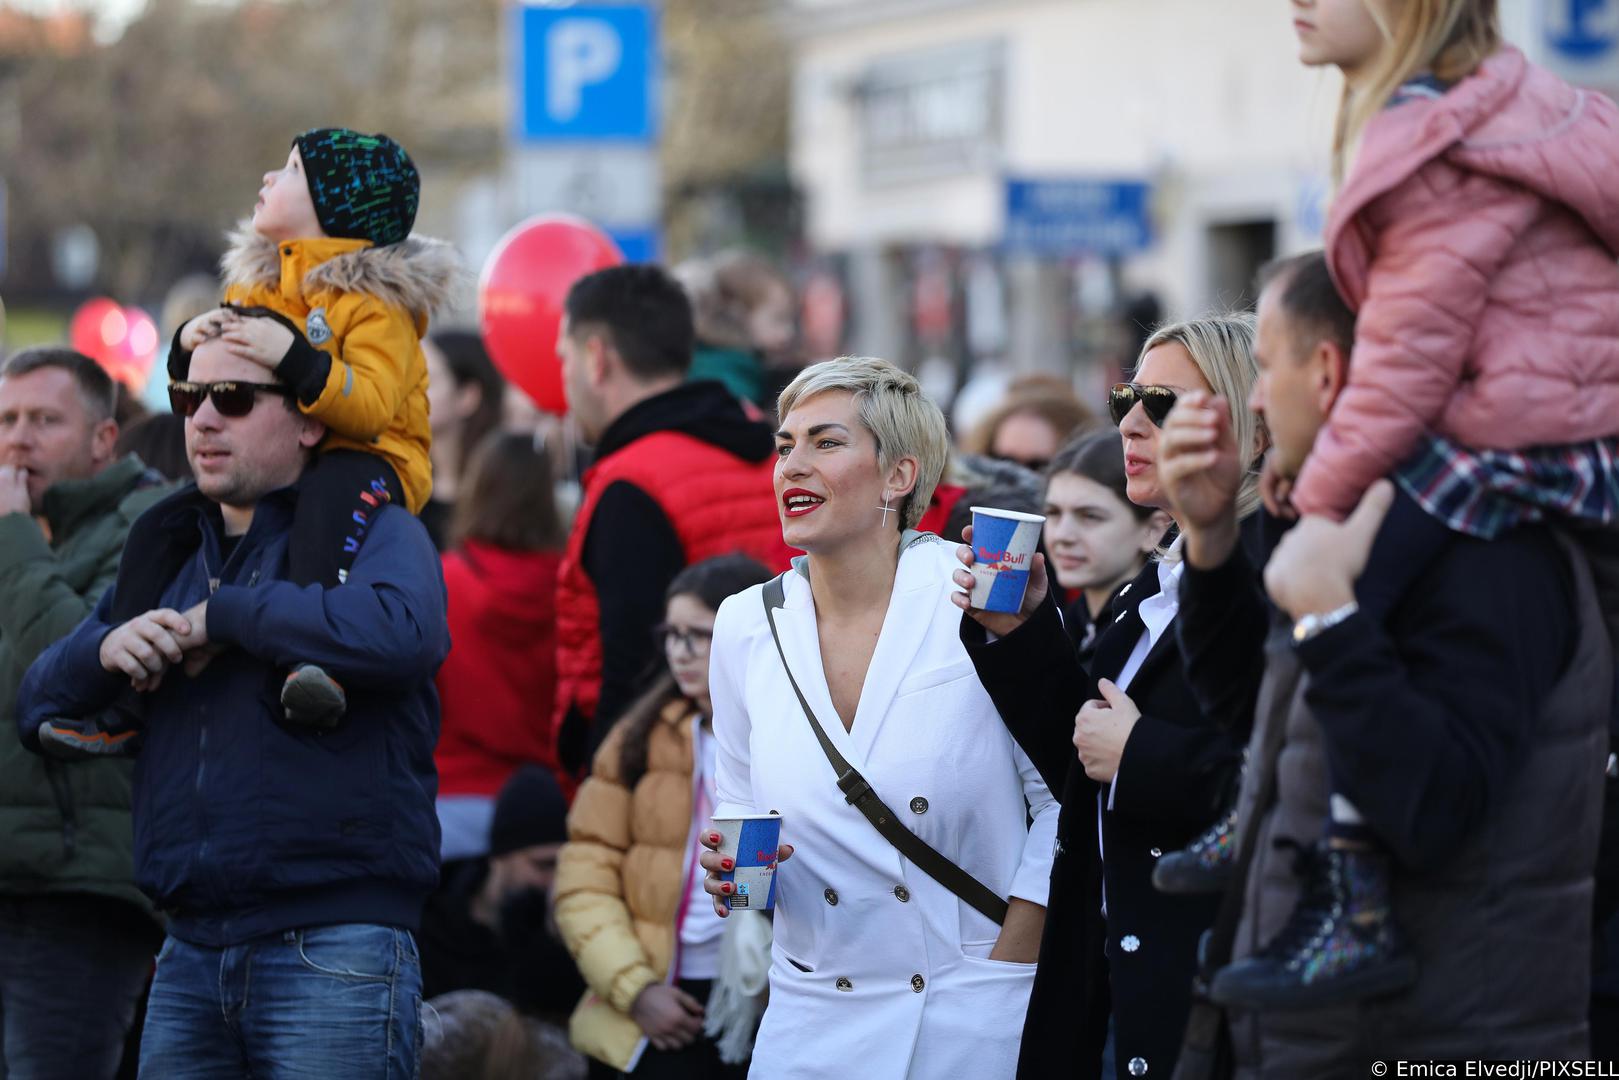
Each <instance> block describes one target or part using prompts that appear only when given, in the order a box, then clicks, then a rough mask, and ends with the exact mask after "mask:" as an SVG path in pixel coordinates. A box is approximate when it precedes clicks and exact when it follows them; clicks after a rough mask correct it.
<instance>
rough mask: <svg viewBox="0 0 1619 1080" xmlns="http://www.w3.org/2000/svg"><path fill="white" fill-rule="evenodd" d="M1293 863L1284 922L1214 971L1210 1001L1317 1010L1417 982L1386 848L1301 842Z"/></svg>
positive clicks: (1275, 1009)
mask: <svg viewBox="0 0 1619 1080" xmlns="http://www.w3.org/2000/svg"><path fill="white" fill-rule="evenodd" d="M1298 865H1299V868H1300V869H1301V870H1302V871H1303V875H1304V891H1303V893H1302V894H1301V895H1300V896H1299V903H1298V906H1297V907H1296V908H1294V909H1293V914H1292V916H1291V917H1290V918H1289V919H1288V922H1287V925H1285V926H1284V927H1282V930H1281V932H1280V933H1279V934H1277V935H1276V938H1275V939H1274V940H1273V941H1271V943H1270V944H1268V945H1266V946H1265V947H1264V948H1262V949H1260V950H1259V951H1258V952H1256V953H1254V954H1253V955H1252V956H1250V957H1247V958H1246V959H1243V960H1239V961H1237V962H1236V963H1234V964H1231V965H1230V966H1228V967H1225V968H1222V969H1221V970H1220V971H1219V972H1218V973H1217V974H1216V975H1215V976H1214V981H1213V983H1212V984H1211V985H1210V987H1209V996H1210V997H1211V998H1213V999H1214V1001H1216V1002H1217V1003H1219V1004H1221V1005H1225V1006H1228V1007H1236V1008H1242V1009H1261V1010H1266V1011H1272V1012H1281V1011H1285V1010H1295V1009H1320V1008H1326V1007H1329V1006H1333V1005H1346V1004H1349V1003H1351V1002H1354V1001H1359V1000H1361V999H1362V998H1369V997H1376V996H1377V995H1379V994H1389V993H1393V992H1394V991H1397V990H1403V989H1405V988H1406V987H1408V986H1410V985H1411V984H1412V983H1414V982H1416V981H1417V961H1416V957H1415V956H1413V955H1412V954H1411V949H1410V946H1409V945H1407V944H1406V941H1405V938H1404V935H1403V934H1401V933H1400V929H1399V927H1398V926H1396V925H1395V923H1394V914H1393V910H1392V908H1391V906H1390V902H1389V858H1388V855H1387V854H1386V853H1384V852H1382V851H1380V850H1375V849H1352V848H1343V847H1331V846H1329V845H1328V844H1327V843H1326V842H1325V841H1323V842H1322V843H1320V844H1318V845H1316V846H1315V847H1314V848H1301V849H1300V850H1299V863H1298Z"/></svg>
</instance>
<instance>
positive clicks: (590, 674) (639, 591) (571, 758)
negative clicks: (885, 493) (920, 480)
mask: <svg viewBox="0 0 1619 1080" xmlns="http://www.w3.org/2000/svg"><path fill="white" fill-rule="evenodd" d="M694 336H695V334H694V330H693V326H692V311H691V303H690V301H689V300H688V299H687V298H686V294H685V292H684V291H683V290H682V289H681V287H680V285H679V283H678V282H676V281H675V280H674V279H673V278H672V277H670V276H669V275H668V274H667V273H665V272H664V271H663V270H662V269H660V268H658V267H656V266H650V265H637V266H615V267H611V268H609V269H607V270H600V271H597V272H596V273H594V274H590V275H589V276H587V277H584V278H581V279H580V280H579V281H578V282H576V283H575V284H574V286H573V288H572V290H570V291H569V293H568V299H567V302H566V305H565V311H564V317H563V322H562V330H561V333H560V334H559V335H558V339H557V353H558V355H559V356H561V358H562V379H563V384H564V386H565V387H566V389H567V392H568V404H569V408H570V409H572V411H573V414H574V417H575V419H576V421H577V422H578V425H579V429H580V432H581V433H582V434H583V436H584V438H585V440H586V441H587V442H590V443H593V444H594V445H595V448H596V461H595V464H593V465H592V466H591V467H590V468H589V469H588V470H586V472H585V475H584V491H583V495H582V498H581V501H580V504H579V512H578V514H577V515H576V516H575V518H574V523H573V530H572V532H571V533H570V534H569V536H568V548H567V551H566V553H565V554H564V555H563V559H562V568H561V571H560V577H559V579H558V585H557V698H556V710H555V713H554V719H553V725H552V731H553V735H554V737H555V739H556V741H557V755H558V758H559V760H560V761H561V762H562V764H563V765H564V767H566V768H567V769H569V770H570V771H572V772H574V773H575V774H577V773H579V772H580V771H581V770H582V769H583V767H584V765H585V764H586V763H587V762H588V761H589V760H590V756H591V755H592V754H593V753H594V752H595V749H596V747H597V746H598V745H599V744H600V743H601V740H602V739H603V738H605V737H606V734H607V732H608V730H609V729H610V728H611V726H612V722H613V720H615V719H616V718H617V717H618V715H619V714H620V713H621V712H622V711H623V710H624V708H625V707H626V706H627V705H629V704H630V702H632V701H633V700H634V699H635V697H636V696H637V695H638V694H640V693H641V692H642V691H643V690H644V689H645V688H646V685H647V678H648V675H649V674H651V673H652V672H654V671H655V670H656V667H657V665H658V664H659V663H660V662H661V658H662V648H661V643H659V642H657V641H655V640H654V629H655V627H656V626H657V624H658V623H660V622H662V621H663V611H664V591H665V590H666V589H668V587H669V582H670V581H672V580H673V579H674V576H675V575H676V574H677V573H679V572H680V570H681V569H683V568H684V567H685V566H686V565H688V564H689V563H694V562H698V561H700V560H702V559H706V558H709V557H710V556H714V555H723V554H726V553H728V552H733V551H741V552H745V553H747V554H749V555H752V556H753V557H754V558H756V559H759V560H761V561H762V562H764V563H765V564H766V565H767V566H770V567H772V568H774V569H777V570H783V569H786V567H787V560H788V558H789V557H790V556H791V555H792V552H791V550H790V549H789V548H788V547H787V546H786V545H785V544H783V543H782V540H781V519H780V516H779V514H778V513H777V508H776V496H775V490H774V487H773V486H772V483H771V473H772V470H773V469H774V463H775V454H776V448H775V438H774V435H773V431H772V428H771V425H769V424H768V423H765V422H762V421H758V420H751V419H749V418H748V416H747V415H746V414H745V413H744V412H743V411H742V405H741V404H740V403H739V402H738V401H737V400H736V399H735V398H734V397H732V396H731V394H730V393H729V392H728V391H727V390H726V389H725V387H724V386H723V385H721V384H720V383H717V382H710V381H701V382H693V383H687V382H685V377H686V370H687V368H689V367H690V366H691V358H692V347H693V341H694Z"/></svg>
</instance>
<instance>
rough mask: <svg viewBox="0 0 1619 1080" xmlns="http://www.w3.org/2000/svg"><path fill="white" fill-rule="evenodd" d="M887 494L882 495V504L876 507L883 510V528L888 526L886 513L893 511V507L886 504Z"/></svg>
mask: <svg viewBox="0 0 1619 1080" xmlns="http://www.w3.org/2000/svg"><path fill="white" fill-rule="evenodd" d="M888 498H889V497H888V496H886V495H885V496H883V504H882V505H881V506H879V507H878V508H877V509H879V510H881V511H882V512H883V528H885V529H886V528H888V515H889V514H892V513H894V508H893V507H892V506H889V505H888Z"/></svg>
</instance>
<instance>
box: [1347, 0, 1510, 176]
mask: <svg viewBox="0 0 1619 1080" xmlns="http://www.w3.org/2000/svg"><path fill="white" fill-rule="evenodd" d="M1362 2H1363V3H1365V4H1366V10H1367V11H1369V12H1371V15H1372V18H1373V20H1375V21H1376V23H1377V26H1378V29H1380V30H1381V31H1382V32H1383V38H1384V40H1385V41H1386V42H1387V45H1386V46H1385V48H1384V49H1383V52H1382V54H1381V55H1380V56H1379V57H1378V58H1377V60H1376V62H1375V63H1374V64H1373V65H1372V67H1371V69H1370V70H1369V71H1368V72H1367V77H1366V80H1365V84H1364V85H1363V86H1362V87H1361V88H1360V89H1359V90H1358V91H1357V90H1351V89H1350V87H1349V86H1348V84H1347V83H1346V84H1345V85H1344V90H1343V97H1342V98H1341V99H1340V100H1339V103H1338V117H1337V122H1336V124H1335V125H1334V130H1333V134H1332V181H1333V186H1334V187H1339V186H1342V184H1343V182H1344V177H1345V176H1347V175H1348V173H1349V167H1350V165H1351V164H1352V163H1353V161H1354V158H1355V150H1356V149H1357V147H1358V146H1359V144H1360V137H1361V135H1363V134H1364V133H1365V131H1366V125H1367V124H1368V123H1370V122H1371V119H1372V117H1374V116H1376V115H1377V114H1378V112H1379V111H1381V110H1382V108H1383V106H1385V105H1387V104H1388V102H1389V99H1390V98H1391V97H1393V96H1394V92H1395V91H1396V90H1398V89H1399V88H1400V84H1401V83H1403V82H1405V81H1406V80H1407V79H1409V78H1411V77H1412V76H1413V75H1416V74H1418V73H1419V72H1423V71H1431V72H1432V73H1433V74H1434V76H1435V77H1436V78H1438V79H1440V80H1442V81H1444V82H1456V81H1458V80H1460V79H1464V78H1466V77H1467V76H1469V75H1471V74H1472V73H1473V72H1474V71H1476V70H1477V69H1478V66H1479V65H1480V64H1482V63H1483V62H1484V61H1485V60H1486V59H1488V58H1489V57H1490V55H1491V54H1492V53H1494V52H1495V51H1496V50H1497V49H1499V48H1500V47H1501V20H1500V15H1499V12H1498V11H1497V0H1362Z"/></svg>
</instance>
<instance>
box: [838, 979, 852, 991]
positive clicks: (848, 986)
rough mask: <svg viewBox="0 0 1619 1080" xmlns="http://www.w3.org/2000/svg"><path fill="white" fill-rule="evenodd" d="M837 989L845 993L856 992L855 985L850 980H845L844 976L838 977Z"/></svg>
mask: <svg viewBox="0 0 1619 1080" xmlns="http://www.w3.org/2000/svg"><path fill="white" fill-rule="evenodd" d="M837 988H838V989H839V990H842V991H843V992H844V993H849V992H850V991H852V990H854V983H852V982H850V981H849V980H848V979H846V978H844V977H843V976H842V975H839V976H838V981H837Z"/></svg>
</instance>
